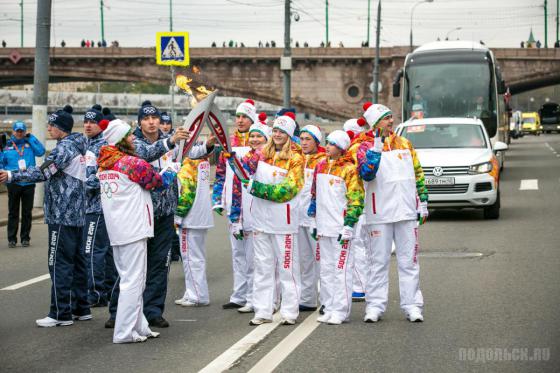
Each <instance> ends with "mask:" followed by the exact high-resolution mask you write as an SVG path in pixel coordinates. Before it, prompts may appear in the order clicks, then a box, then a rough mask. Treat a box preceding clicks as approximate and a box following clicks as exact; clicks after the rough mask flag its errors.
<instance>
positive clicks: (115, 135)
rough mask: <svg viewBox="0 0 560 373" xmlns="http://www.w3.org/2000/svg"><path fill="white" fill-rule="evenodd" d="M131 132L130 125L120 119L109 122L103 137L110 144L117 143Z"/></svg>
mask: <svg viewBox="0 0 560 373" xmlns="http://www.w3.org/2000/svg"><path fill="white" fill-rule="evenodd" d="M129 132H130V125H129V124H128V123H126V122H124V121H122V120H120V119H115V120H112V121H110V122H109V125H108V126H107V129H105V131H103V138H104V139H105V141H107V143H108V144H109V145H115V144H117V143H118V142H119V141H121V140H122V139H124V138H125V136H126V135H127V134H128V133H129Z"/></svg>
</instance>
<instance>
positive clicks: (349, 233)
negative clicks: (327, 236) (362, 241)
mask: <svg viewBox="0 0 560 373" xmlns="http://www.w3.org/2000/svg"><path fill="white" fill-rule="evenodd" d="M353 236H354V228H352V227H349V226H347V225H345V226H344V227H342V230H341V231H340V234H339V235H338V241H339V242H340V244H341V245H342V244H344V242H347V241H349V240H351V239H352V237H353Z"/></svg>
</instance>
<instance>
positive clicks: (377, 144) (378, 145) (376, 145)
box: [369, 136, 383, 153]
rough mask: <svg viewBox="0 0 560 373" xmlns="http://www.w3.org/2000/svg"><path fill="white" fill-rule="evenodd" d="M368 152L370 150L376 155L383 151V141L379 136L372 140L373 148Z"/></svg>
mask: <svg viewBox="0 0 560 373" xmlns="http://www.w3.org/2000/svg"><path fill="white" fill-rule="evenodd" d="M369 150H372V151H374V152H376V153H381V152H382V151H383V139H382V138H381V136H376V137H375V138H374V139H373V146H372V147H371V148H369Z"/></svg>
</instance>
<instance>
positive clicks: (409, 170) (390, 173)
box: [357, 103, 428, 322]
mask: <svg viewBox="0 0 560 373" xmlns="http://www.w3.org/2000/svg"><path fill="white" fill-rule="evenodd" d="M364 110H365V112H364V114H363V117H364V118H365V120H366V121H367V122H368V124H369V125H370V126H372V127H373V128H374V130H375V136H372V137H369V139H367V140H366V141H364V142H363V143H362V144H361V145H360V148H359V149H358V156H357V158H358V167H359V168H358V170H359V173H360V176H361V177H362V179H363V180H364V181H367V182H368V184H367V189H366V204H365V216H366V217H365V229H366V232H367V243H366V250H367V255H368V259H369V262H370V263H371V268H370V275H369V279H368V284H367V286H366V315H365V317H364V321H365V322H377V321H379V319H380V318H381V316H382V315H383V313H384V312H385V310H386V308H387V301H388V295H389V262H390V258H391V245H392V242H393V240H394V241H395V247H396V250H395V251H396V255H397V265H398V271H399V291H400V298H401V309H402V310H403V311H404V313H405V314H406V317H407V318H408V320H409V321H411V322H419V321H423V320H424V317H423V315H422V310H423V307H424V300H423V298H422V292H421V291H420V286H419V282H420V266H419V264H418V250H419V243H418V221H417V220H419V222H420V224H423V223H424V222H425V220H426V218H427V217H428V191H427V188H426V186H425V184H424V172H423V170H422V166H420V162H419V160H418V157H417V155H416V151H415V150H414V147H413V146H412V144H411V143H410V141H408V140H407V139H405V138H404V137H401V136H398V135H396V134H395V133H394V132H393V114H392V112H391V110H389V108H387V107H386V106H383V105H378V104H376V105H372V104H371V103H365V104H364Z"/></svg>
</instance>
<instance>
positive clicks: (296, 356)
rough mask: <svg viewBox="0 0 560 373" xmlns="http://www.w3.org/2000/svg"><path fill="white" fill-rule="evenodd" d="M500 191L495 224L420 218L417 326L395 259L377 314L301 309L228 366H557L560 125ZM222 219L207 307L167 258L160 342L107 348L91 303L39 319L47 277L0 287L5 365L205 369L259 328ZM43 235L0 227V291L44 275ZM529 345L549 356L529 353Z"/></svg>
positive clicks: (514, 153) (470, 214)
mask: <svg viewBox="0 0 560 373" xmlns="http://www.w3.org/2000/svg"><path fill="white" fill-rule="evenodd" d="M547 144H548V146H547ZM553 151H554V152H557V153H558V154H555V153H554V152H553ZM525 179H537V180H538V190H520V183H521V180H525ZM500 189H501V197H502V210H501V217H500V219H499V220H497V221H485V220H483V219H482V213H481V212H478V211H472V210H471V211H462V212H455V211H437V212H434V213H433V214H432V215H431V217H430V221H429V223H428V224H427V225H425V226H423V227H422V228H421V233H420V234H421V237H420V241H421V253H422V256H421V258H420V263H421V287H422V291H423V294H424V299H425V303H426V307H425V312H424V316H425V322H424V323H417V324H411V323H409V322H408V321H406V320H405V318H404V315H403V314H402V313H401V312H400V310H399V302H398V286H396V284H397V278H396V274H395V269H396V268H395V263H394V262H393V263H392V267H391V285H392V287H391V289H390V300H389V309H388V312H387V313H386V315H385V317H384V319H383V320H382V321H381V322H379V323H377V324H365V323H363V322H362V321H361V320H362V317H363V311H364V304H363V303H354V307H353V312H352V318H351V322H350V323H348V324H343V325H341V326H328V325H320V326H318V327H317V328H315V329H313V328H312V327H315V326H316V325H315V321H314V318H315V315H311V316H309V317H312V318H313V320H312V319H310V320H309V321H313V323H302V322H303V321H304V320H305V318H306V317H308V315H310V314H309V313H303V314H301V315H300V319H299V321H300V322H299V323H298V324H296V325H295V326H279V327H278V328H276V329H274V330H273V331H272V332H271V333H270V334H268V335H267V336H266V337H265V338H264V339H263V340H262V341H261V342H259V343H258V344H257V345H256V346H254V348H252V349H251V350H250V351H249V352H248V353H246V354H245V355H244V356H243V357H242V358H241V359H240V360H238V361H237V363H236V364H235V365H234V366H233V367H232V368H231V370H232V371H234V372H245V371H248V370H250V369H251V368H252V367H254V366H255V365H256V364H263V363H267V362H269V361H271V356H270V355H269V354H268V353H269V352H270V351H271V350H272V349H273V348H275V347H276V349H279V350H283V351H285V352H286V358H285V359H284V360H283V361H281V362H280V364H279V365H278V366H277V368H276V371H278V372H378V371H381V372H383V371H391V372H452V371H490V372H516V371H518V372H521V371H523V372H525V371H531V372H552V371H559V370H560V356H559V355H560V350H559V344H560V343H559V342H560V312H558V309H559V308H558V306H559V305H560V287H559V285H558V284H559V283H560V281H559V280H560V275H559V268H560V244H559V242H560V224H559V221H560V135H555V134H553V135H543V136H540V137H532V136H531V137H527V136H526V137H525V138H523V139H520V140H514V141H513V143H512V145H511V148H510V150H509V151H508V154H507V157H506V164H505V169H504V171H503V173H502V182H501V186H500ZM216 222H217V224H216V227H215V228H214V229H213V230H211V231H210V234H209V236H208V279H209V286H210V298H211V305H210V306H208V307H204V308H193V309H187V308H182V307H179V306H176V305H174V304H173V300H174V299H176V298H177V297H179V296H180V295H182V293H183V290H184V283H183V274H182V269H181V266H180V264H179V263H173V264H172V268H171V273H170V280H169V290H168V294H167V309H166V312H165V317H166V318H167V319H168V320H169V321H170V323H171V327H170V328H168V329H163V330H158V331H161V333H162V334H161V337H160V338H159V339H155V340H149V341H148V342H146V343H142V344H132V345H113V344H112V343H111V336H112V330H108V329H104V328H103V324H104V322H105V320H106V319H107V317H108V316H107V310H106V309H100V308H95V309H93V314H94V319H93V320H91V321H85V322H76V323H75V324H74V325H73V326H70V327H58V328H48V329H40V328H38V327H36V326H35V322H34V321H35V319H37V318H42V317H44V316H45V315H46V313H47V311H48V305H49V297H50V295H49V289H50V280H44V281H40V282H37V283H34V284H32V285H28V286H25V287H22V288H19V289H17V290H0V311H1V313H0V371H3V372H34V371H41V372H108V371H109V372H110V371H117V370H118V371H120V372H154V371H162V372H195V371H198V370H200V369H202V368H204V367H206V366H207V365H208V364H209V363H210V362H212V361H213V360H214V359H216V358H217V357H218V356H219V355H221V354H222V353H223V352H224V351H226V350H228V349H229V348H230V347H231V346H232V345H234V344H235V343H236V342H237V341H239V340H240V339H242V338H243V337H245V336H246V335H247V334H248V333H250V332H253V331H254V330H255V329H256V328H254V327H250V326H249V325H248V322H249V320H250V318H251V315H241V314H238V313H237V312H235V311H224V310H222V308H221V304H222V303H225V302H226V301H227V299H228V296H229V293H230V289H231V281H232V280H231V259H230V255H231V254H230V249H229V247H228V244H227V242H226V236H225V227H224V223H225V221H224V220H223V219H222V218H219V219H216ZM46 236H47V232H46V227H45V225H44V224H42V223H41V222H39V221H37V222H35V223H34V225H33V231H32V247H30V248H26V249H22V248H20V247H19V248H17V249H8V248H7V242H6V232H5V229H3V230H2V231H1V232H0V289H2V288H4V287H7V286H10V285H13V284H16V283H19V282H22V281H26V280H29V279H31V278H35V277H37V276H40V275H43V274H46V273H47V272H48V271H47V264H46V262H47V238H46ZM461 253H467V254H472V255H476V254H475V253H480V254H481V255H480V254H479V256H476V257H472V256H468V255H467V256H465V257H462V256H461V255H462V254H461ZM310 326H311V329H309V328H310ZM259 328H260V327H259ZM305 330H308V333H309V335H306V333H305ZM292 333H293V334H292ZM297 335H300V336H301V339H302V340H303V341H302V342H301V344H299V345H298V346H297V347H296V345H297V344H296V343H294V342H290V341H291V340H286V341H285V342H282V341H283V340H284V338H286V337H288V338H291V337H294V336H297ZM282 346H286V347H282ZM281 347H282V348H281ZM276 349H275V351H276ZM488 349H492V350H491V352H489V350H488ZM495 349H500V351H504V352H503V353H504V355H503V356H502V360H507V358H508V356H509V355H507V354H508V353H510V354H511V353H512V352H513V357H512V358H520V359H522V360H527V361H499V360H500V359H499V356H498V355H496V354H495V353H494V351H495ZM515 349H521V350H515ZM534 349H538V350H537V352H538V353H542V354H543V355H541V358H540V359H538V361H535V360H533V361H528V360H529V358H531V357H533V351H534ZM519 351H521V353H520V354H518V352H519ZM477 353H478V355H477ZM273 355H274V356H276V357H278V356H280V355H281V352H278V353H277V352H275V353H274V354H273ZM535 356H538V355H535ZM259 366H260V365H259ZM261 371H265V370H261Z"/></svg>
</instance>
